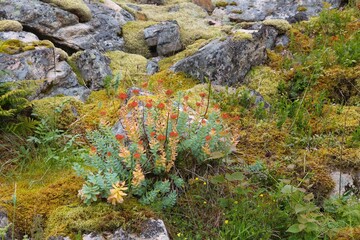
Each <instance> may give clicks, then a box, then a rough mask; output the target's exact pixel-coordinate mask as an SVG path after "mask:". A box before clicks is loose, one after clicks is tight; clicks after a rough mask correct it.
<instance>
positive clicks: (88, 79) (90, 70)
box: [72, 49, 112, 90]
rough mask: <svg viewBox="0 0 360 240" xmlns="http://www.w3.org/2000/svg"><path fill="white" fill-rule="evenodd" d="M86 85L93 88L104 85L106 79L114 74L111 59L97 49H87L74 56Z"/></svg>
mask: <svg viewBox="0 0 360 240" xmlns="http://www.w3.org/2000/svg"><path fill="white" fill-rule="evenodd" d="M72 59H73V61H74V62H75V64H76V67H77V69H78V71H79V72H80V74H81V77H82V78H83V80H84V83H85V85H86V86H87V87H88V88H89V89H91V90H99V89H101V88H102V87H103V86H104V79H105V78H106V77H107V76H112V71H111V69H110V67H109V65H110V59H109V58H108V57H106V56H104V55H103V54H102V53H101V52H99V51H98V50H96V49H93V50H85V51H83V52H80V53H77V54H76V55H75V56H73V57H72Z"/></svg>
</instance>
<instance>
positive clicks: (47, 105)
mask: <svg viewBox="0 0 360 240" xmlns="http://www.w3.org/2000/svg"><path fill="white" fill-rule="evenodd" d="M31 103H32V104H33V113H34V114H35V115H36V116H37V117H38V118H40V119H47V120H48V121H49V122H48V123H49V124H51V126H56V127H57V128H59V129H66V128H68V127H69V125H70V124H72V123H74V122H75V121H76V120H77V119H78V118H79V113H80V111H81V108H82V105H83V104H82V102H81V101H79V100H76V99H75V98H73V97H49V98H43V99H40V100H34V101H32V102H31Z"/></svg>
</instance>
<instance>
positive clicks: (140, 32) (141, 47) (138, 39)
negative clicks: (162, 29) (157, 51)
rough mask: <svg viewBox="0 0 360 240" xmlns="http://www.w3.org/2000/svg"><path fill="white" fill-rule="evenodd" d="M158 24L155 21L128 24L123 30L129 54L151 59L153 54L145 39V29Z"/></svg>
mask: <svg viewBox="0 0 360 240" xmlns="http://www.w3.org/2000/svg"><path fill="white" fill-rule="evenodd" d="M154 24H156V22H153V21H149V22H148V21H146V22H145V21H133V22H127V23H126V24H125V25H124V26H123V28H122V34H123V37H124V40H125V48H126V51H127V52H130V53H134V54H139V55H142V56H144V57H147V58H148V57H151V53H150V50H149V48H148V47H147V44H146V42H145V37H144V29H145V28H147V27H149V26H151V25H154Z"/></svg>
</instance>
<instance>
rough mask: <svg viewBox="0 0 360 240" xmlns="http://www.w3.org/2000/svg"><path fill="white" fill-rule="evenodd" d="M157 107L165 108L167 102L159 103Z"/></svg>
mask: <svg viewBox="0 0 360 240" xmlns="http://www.w3.org/2000/svg"><path fill="white" fill-rule="evenodd" d="M157 108H158V109H161V110H162V109H164V108H165V103H159V104H158V105H157Z"/></svg>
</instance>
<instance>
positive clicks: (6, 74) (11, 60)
mask: <svg viewBox="0 0 360 240" xmlns="http://www.w3.org/2000/svg"><path fill="white" fill-rule="evenodd" d="M59 57H60V56H58V55H56V53H55V64H54V50H53V49H52V48H45V47H40V48H38V49H35V50H32V51H26V52H23V53H19V54H15V55H9V54H0V71H2V72H3V74H2V75H0V82H15V81H25V80H42V79H45V81H44V83H43V84H41V85H40V87H39V89H38V91H37V92H36V94H35V95H34V96H32V97H30V98H31V99H35V98H43V97H47V96H56V95H66V96H75V97H77V98H79V99H81V100H85V99H86V97H87V95H88V94H89V90H88V89H87V88H85V87H83V86H81V85H80V84H79V83H78V81H77V78H76V75H75V74H74V72H73V71H72V69H71V67H70V66H69V65H68V63H67V62H65V61H59ZM54 66H56V70H55V67H54Z"/></svg>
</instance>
